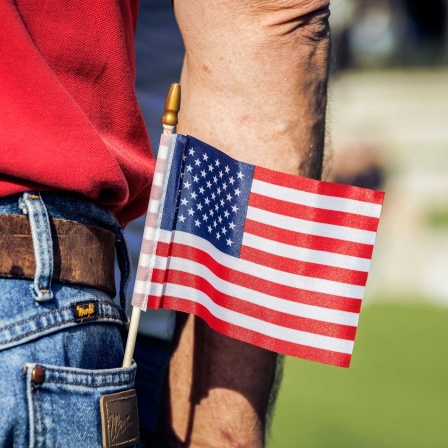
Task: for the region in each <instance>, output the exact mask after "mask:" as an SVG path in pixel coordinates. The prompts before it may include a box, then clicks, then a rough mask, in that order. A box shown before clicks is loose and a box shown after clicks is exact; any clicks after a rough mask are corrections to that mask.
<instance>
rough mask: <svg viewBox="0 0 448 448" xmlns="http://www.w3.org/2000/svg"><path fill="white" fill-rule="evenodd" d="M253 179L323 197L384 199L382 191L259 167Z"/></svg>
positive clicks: (359, 199) (365, 199) (361, 199)
mask: <svg viewBox="0 0 448 448" xmlns="http://www.w3.org/2000/svg"><path fill="white" fill-rule="evenodd" d="M253 177H254V179H257V180H261V181H263V182H269V183H271V184H275V185H279V186H282V187H287V188H293V189H296V190H301V191H307V192H309V193H315V194H321V195H325V196H334V197H339V198H346V199H355V200H357V201H363V202H371V203H373V204H382V203H383V199H384V193H383V192H382V191H374V190H367V189H365V188H358V187H353V186H350V185H343V184H335V183H332V182H324V181H318V180H314V179H308V178H305V177H298V176H294V175H293V174H285V173H279V172H277V171H272V170H269V169H267V168H262V167H259V166H256V167H255V170H254V176H253Z"/></svg>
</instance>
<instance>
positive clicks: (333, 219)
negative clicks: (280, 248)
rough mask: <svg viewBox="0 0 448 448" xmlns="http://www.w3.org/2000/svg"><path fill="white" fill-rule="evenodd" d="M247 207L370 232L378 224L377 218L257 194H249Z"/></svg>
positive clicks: (374, 230)
mask: <svg viewBox="0 0 448 448" xmlns="http://www.w3.org/2000/svg"><path fill="white" fill-rule="evenodd" d="M249 206H250V207H255V208H259V209H262V210H266V211H268V212H272V213H277V214H279V215H284V216H290V217H292V218H298V219H304V220H307V221H313V222H319V223H323V224H332V225H335V226H343V227H352V228H354V229H361V230H369V231H371V232H376V231H377V228H378V222H379V219H378V218H372V217H369V216H362V215H357V214H354V213H347V212H339V211H335V210H325V209H323V208H316V207H310V206H307V205H300V204H291V203H290V202H287V201H281V200H279V199H273V198H269V197H267V196H263V195H260V194H258V193H250V195H249Z"/></svg>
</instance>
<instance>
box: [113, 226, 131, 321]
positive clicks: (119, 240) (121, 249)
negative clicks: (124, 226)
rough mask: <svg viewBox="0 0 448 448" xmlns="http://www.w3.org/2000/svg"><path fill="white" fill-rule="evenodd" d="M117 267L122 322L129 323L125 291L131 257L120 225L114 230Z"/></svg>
mask: <svg viewBox="0 0 448 448" xmlns="http://www.w3.org/2000/svg"><path fill="white" fill-rule="evenodd" d="M115 237H116V244H115V249H116V251H117V261H118V267H119V268H120V307H121V315H122V319H123V322H124V323H125V324H128V323H129V318H128V315H127V297H126V291H127V288H128V285H129V279H130V276H131V257H130V255H129V250H128V247H127V244H126V241H125V239H124V235H123V231H122V230H121V227H118V228H117V229H116V230H115Z"/></svg>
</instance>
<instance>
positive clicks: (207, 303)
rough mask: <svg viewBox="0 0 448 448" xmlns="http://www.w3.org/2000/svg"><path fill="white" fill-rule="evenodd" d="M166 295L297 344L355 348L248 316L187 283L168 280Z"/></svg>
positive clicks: (344, 349)
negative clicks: (221, 304)
mask: <svg viewBox="0 0 448 448" xmlns="http://www.w3.org/2000/svg"><path fill="white" fill-rule="evenodd" d="M165 295H166V296H168V297H170V296H171V297H176V298H179V299H184V300H189V301H191V302H196V303H199V304H201V305H203V306H204V307H205V308H207V309H208V311H209V312H210V313H211V314H212V315H213V316H215V317H217V318H218V319H221V320H222V321H224V322H228V323H231V324H233V325H237V326H239V327H241V328H245V329H247V330H251V331H255V332H257V333H261V334H264V335H266V336H269V337H272V338H275V339H279V340H283V341H287V342H292V343H294V344H302V345H307V346H308V347H314V348H319V349H323V350H331V351H335V352H339V353H346V354H351V353H352V351H353V341H349V340H344V339H338V338H333V337H330V336H322V335H319V334H314V333H307V332H304V331H300V330H294V329H291V328H286V327H281V326H279V325H275V324H272V323H269V322H265V321H262V320H260V319H256V318H254V317H251V316H246V315H244V314H240V313H237V312H236V311H232V310H229V309H227V308H223V307H221V306H219V305H217V304H216V303H215V302H213V300H211V299H210V298H209V297H208V296H207V295H206V294H204V293H202V292H201V291H198V290H197V289H193V288H190V287H187V286H180V285H174V284H171V283H168V284H167V285H166V288H165Z"/></svg>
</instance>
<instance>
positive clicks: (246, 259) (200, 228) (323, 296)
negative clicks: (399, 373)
mask: <svg viewBox="0 0 448 448" xmlns="http://www.w3.org/2000/svg"><path fill="white" fill-rule="evenodd" d="M383 196H384V194H383V193H382V192H378V191H372V190H367V189H362V188H357V187H351V186H346V185H338V184H333V183H329V182H321V181H316V180H312V179H307V178H302V177H298V176H293V175H289V174H284V173H279V172H276V171H272V170H269V169H266V168H261V167H258V166H254V165H250V164H247V163H243V162H239V161H236V160H234V159H232V158H230V157H229V156H227V155H226V154H224V153H222V152H221V151H219V150H217V149H215V148H213V147H211V146H209V145H207V144H205V143H204V142H201V141H199V140H197V139H195V138H193V137H189V136H188V137H187V136H182V135H174V136H164V138H163V139H162V142H161V147H160V149H159V157H158V161H157V167H156V176H155V181H154V186H153V191H152V193H151V200H150V204H149V209H148V214H147V226H146V229H145V234H144V241H143V245H142V252H141V256H140V261H139V268H138V273H137V281H136V286H135V289H134V296H133V305H134V306H137V307H139V308H141V309H146V307H150V308H160V307H163V308H169V309H173V310H177V311H183V312H187V313H192V314H195V315H197V316H200V317H201V318H203V319H204V320H205V321H206V322H207V323H208V324H209V325H210V326H211V327H212V328H214V329H215V330H217V331H219V332H221V333H223V334H225V335H228V336H231V337H233V338H236V339H240V340H243V341H246V342H248V343H251V344H254V345H257V346H260V347H263V348H266V349H268V350H273V351H276V352H278V353H283V354H287V355H292V356H296V357H299V358H304V359H309V360H313V361H319V362H323V363H326V364H332V365H337V366H343V367H348V366H349V364H350V360H351V355H352V351H353V345H354V339H355V333H356V329H357V325H358V318H359V312H360V307H361V301H362V298H363V294H364V289H365V285H366V281H367V274H368V271H369V266H370V260H371V257H372V251H373V244H374V241H375V236H376V231H377V227H378V222H379V216H380V211H381V205H382V202H383Z"/></svg>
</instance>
